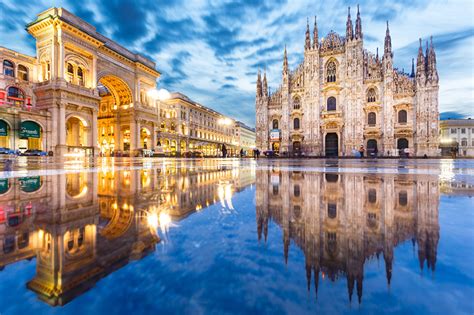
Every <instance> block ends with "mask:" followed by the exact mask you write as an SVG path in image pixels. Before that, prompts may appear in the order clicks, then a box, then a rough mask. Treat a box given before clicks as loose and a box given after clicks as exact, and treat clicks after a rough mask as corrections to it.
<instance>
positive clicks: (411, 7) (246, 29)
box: [0, 0, 474, 126]
mask: <svg viewBox="0 0 474 315" xmlns="http://www.w3.org/2000/svg"><path fill="white" fill-rule="evenodd" d="M358 3H359V4H360V9H361V16H362V30H363V32H364V45H365V47H366V48H368V49H369V50H371V51H373V52H375V49H376V48H377V47H379V48H381V49H383V39H384V36H385V23H386V20H389V23H390V31H391V35H392V46H393V49H394V52H395V53H394V58H395V66H397V67H399V68H405V70H408V69H410V65H411V58H414V57H416V54H417V49H418V38H419V37H421V38H423V40H426V39H428V38H429V36H430V35H432V36H433V40H434V45H435V49H436V52H437V57H438V71H439V74H440V112H441V113H443V114H442V117H448V116H449V117H453V118H454V117H473V118H474V61H473V60H474V1H472V0H464V1H461V0H452V1H451V0H449V1H448V0H440V1H427V0H403V1H393V0H365V1H358V2H356V1H345V0H343V1H341V0H334V1H302V0H292V1H283V0H270V1H256V0H255V1H252V0H240V1H225V0H196V1H189V0H187V1H185V0H168V1H155V0H111V1H91V0H81V1H75V0H64V1H59V0H57V1H51V0H49V1H46V0H37V1H28V2H26V1H25V3H22V4H21V5H20V4H19V3H18V1H14V0H3V1H2V2H0V10H1V12H0V13H1V17H2V18H1V20H2V21H1V22H0V31H1V33H2V36H1V37H0V45H2V46H5V47H8V48H11V49H16V50H18V51H20V52H23V53H27V54H31V55H33V54H35V42H34V40H33V39H32V37H31V36H29V35H28V34H27V32H26V31H25V29H24V28H25V24H26V23H28V22H30V21H32V20H34V18H35V15H36V14H37V13H39V12H41V11H42V10H44V9H46V8H48V7H51V6H62V7H64V8H66V9H67V10H69V11H71V12H72V13H74V14H76V15H78V16H80V17H81V18H83V19H84V20H86V21H87V22H89V23H91V24H93V25H95V26H96V27H97V29H98V30H99V31H100V32H101V33H103V34H104V35H106V36H108V37H110V38H112V39H113V40H115V41H117V42H118V43H120V44H122V45H123V46H125V47H127V48H129V49H130V50H132V51H136V52H140V53H142V54H144V55H146V56H148V57H150V58H152V59H153V60H154V61H155V62H156V63H157V68H158V70H159V71H160V72H161V73H162V77H161V78H160V79H159V82H158V84H159V86H160V87H162V88H166V89H168V90H170V91H180V92H182V93H184V94H186V95H188V96H189V97H191V98H192V99H194V100H196V101H198V102H200V103H202V104H205V105H207V106H210V107H212V108H214V109H216V110H219V111H221V112H222V113H224V114H228V115H231V116H233V117H235V118H237V119H240V120H242V121H244V122H246V123H247V124H249V125H252V126H253V125H254V100H255V80H256V73H257V69H258V67H266V68H267V70H268V79H269V85H270V87H271V88H276V87H277V85H278V83H279V81H280V76H281V67H282V56H283V48H284V45H285V44H286V45H287V46H288V52H289V62H290V66H292V67H295V66H296V65H297V64H298V63H300V62H301V60H302V58H303V48H304V32H305V28H306V17H307V16H309V17H310V18H311V20H312V19H313V16H314V15H317V16H318V26H319V34H320V37H322V36H325V34H327V33H328V32H329V31H330V30H334V31H336V32H338V33H340V34H344V33H345V21H346V18H347V6H351V7H353V17H355V7H356V6H357V4H358ZM311 24H312V23H311Z"/></svg>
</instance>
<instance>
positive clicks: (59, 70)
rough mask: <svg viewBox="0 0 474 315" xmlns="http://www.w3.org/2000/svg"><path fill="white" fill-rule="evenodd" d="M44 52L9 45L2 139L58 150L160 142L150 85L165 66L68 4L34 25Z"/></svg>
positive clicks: (0, 81)
mask: <svg viewBox="0 0 474 315" xmlns="http://www.w3.org/2000/svg"><path fill="white" fill-rule="evenodd" d="M27 31H28V32H29V33H30V34H31V35H32V36H33V37H34V39H35V40H36V56H35V57H29V56H25V55H22V54H19V53H17V52H14V51H11V50H9V49H6V48H2V49H1V51H0V52H1V55H0V58H1V69H0V71H1V77H0V99H1V100H2V106H1V107H0V119H1V120H2V123H3V124H6V125H7V129H8V130H7V132H6V134H4V135H3V137H4V138H2V144H3V145H5V146H8V147H10V148H13V149H40V150H43V151H50V152H53V153H54V154H55V155H59V156H62V155H66V154H71V153H79V154H85V155H97V154H99V153H103V154H111V153H113V152H114V151H129V152H134V151H135V150H137V149H138V148H140V147H143V146H144V145H145V144H147V145H148V146H151V147H153V143H154V141H153V140H154V136H155V135H156V130H155V129H157V127H158V126H157V110H156V106H154V103H153V102H152V100H151V99H150V98H149V97H148V96H147V93H146V92H147V91H148V90H150V89H153V88H155V87H156V79H157V78H158V77H159V76H160V73H159V72H158V71H156V70H155V63H154V62H152V61H151V60H149V59H147V58H145V57H143V56H141V55H138V54H135V53H132V52H130V51H129V50H127V49H126V48H124V47H122V46H120V45H119V44H117V43H115V42H114V41H112V40H110V39H109V38H107V37H105V36H103V35H102V34H100V33H98V32H97V31H96V28H95V27H94V26H92V25H90V24H88V23H87V22H85V21H83V20H81V19H80V18H78V17H77V16H74V15H73V14H71V13H70V12H68V11H67V10H65V9H62V8H51V9H48V10H46V11H44V12H42V13H40V14H38V17H37V19H36V20H35V21H33V22H32V23H30V24H28V25H27Z"/></svg>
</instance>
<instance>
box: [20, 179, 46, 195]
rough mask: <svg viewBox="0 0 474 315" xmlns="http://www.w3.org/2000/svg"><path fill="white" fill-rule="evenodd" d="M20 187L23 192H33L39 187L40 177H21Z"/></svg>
mask: <svg viewBox="0 0 474 315" xmlns="http://www.w3.org/2000/svg"><path fill="white" fill-rule="evenodd" d="M19 181H20V189H21V190H22V191H24V192H34V191H37V190H38V189H40V187H41V178H40V177H39V176H33V177H21V178H20V179H19Z"/></svg>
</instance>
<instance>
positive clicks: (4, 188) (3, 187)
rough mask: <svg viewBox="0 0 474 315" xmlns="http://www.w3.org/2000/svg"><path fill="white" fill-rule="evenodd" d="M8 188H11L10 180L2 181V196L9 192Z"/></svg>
mask: <svg viewBox="0 0 474 315" xmlns="http://www.w3.org/2000/svg"><path fill="white" fill-rule="evenodd" d="M8 188H10V185H9V183H8V178H3V179H0V195H2V194H4V193H6V192H7V191H8Z"/></svg>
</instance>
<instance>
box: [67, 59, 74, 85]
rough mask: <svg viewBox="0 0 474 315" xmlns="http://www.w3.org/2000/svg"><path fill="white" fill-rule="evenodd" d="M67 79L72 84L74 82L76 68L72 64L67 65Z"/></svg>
mask: <svg viewBox="0 0 474 315" xmlns="http://www.w3.org/2000/svg"><path fill="white" fill-rule="evenodd" d="M67 79H68V81H69V82H71V83H72V82H73V80H74V66H73V65H72V63H70V62H68V63H67Z"/></svg>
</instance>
